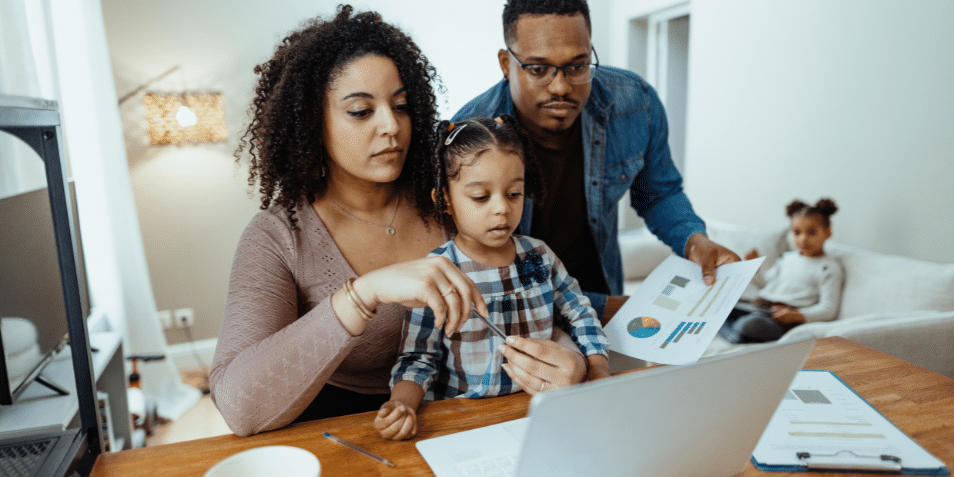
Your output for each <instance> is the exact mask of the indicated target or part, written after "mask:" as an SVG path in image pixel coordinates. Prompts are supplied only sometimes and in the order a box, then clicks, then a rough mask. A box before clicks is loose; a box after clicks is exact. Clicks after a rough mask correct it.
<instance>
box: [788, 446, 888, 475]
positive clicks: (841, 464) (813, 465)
mask: <svg viewBox="0 0 954 477" xmlns="http://www.w3.org/2000/svg"><path fill="white" fill-rule="evenodd" d="M795 457H798V460H800V461H802V465H804V466H805V467H807V468H809V469H812V470H825V469H827V470H872V471H876V472H895V473H901V469H902V467H901V458H900V457H895V456H893V455H888V454H881V455H860V454H855V453H854V452H852V451H850V450H843V451H840V452H836V453H834V454H818V453H815V454H812V453H809V452H796V453H795Z"/></svg>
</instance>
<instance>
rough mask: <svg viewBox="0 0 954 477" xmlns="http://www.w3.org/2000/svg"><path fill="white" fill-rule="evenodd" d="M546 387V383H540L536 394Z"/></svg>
mask: <svg viewBox="0 0 954 477" xmlns="http://www.w3.org/2000/svg"><path fill="white" fill-rule="evenodd" d="M546 386H547V382H546V381H543V382H542V383H540V390H538V391H537V392H538V393H542V392H543V388H545V387H546Z"/></svg>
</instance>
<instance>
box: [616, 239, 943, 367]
mask: <svg viewBox="0 0 954 477" xmlns="http://www.w3.org/2000/svg"><path fill="white" fill-rule="evenodd" d="M707 228H708V234H709V237H710V238H711V239H712V240H714V241H716V242H718V243H720V244H722V245H724V246H726V247H728V248H729V249H731V250H732V251H734V252H736V253H738V254H739V256H742V255H744V254H745V253H746V252H747V251H748V250H750V249H752V248H756V249H758V250H759V254H760V255H763V256H765V257H766V260H765V263H764V264H763V265H762V271H763V272H764V271H766V270H768V268H769V267H771V266H772V264H773V263H774V262H775V260H776V259H777V258H778V257H779V256H780V255H781V254H782V253H784V252H785V251H787V250H792V249H794V247H793V246H792V244H791V242H790V240H789V237H788V236H789V234H788V233H787V230H777V229H776V230H766V229H757V228H754V227H742V226H737V225H732V224H724V223H713V222H707ZM620 247H621V250H622V253H623V270H624V272H625V276H626V284H625V287H624V289H625V293H626V294H627V295H629V294H631V293H632V290H634V289H635V287H637V286H639V283H640V282H641V281H642V280H643V279H644V278H645V277H646V276H648V275H649V273H650V272H651V271H652V270H653V269H654V268H655V267H656V266H657V265H658V264H659V263H661V262H662V260H664V259H665V258H666V257H667V256H669V254H671V253H672V251H671V250H670V249H669V247H667V246H666V245H664V244H663V243H662V242H660V241H659V240H658V239H656V238H655V237H654V236H653V235H652V234H650V233H649V232H648V231H646V230H641V231H637V232H632V233H625V234H622V235H621V236H620ZM825 250H826V252H827V253H828V254H829V255H831V256H833V257H836V258H837V259H839V260H840V261H841V263H842V265H843V266H844V267H845V287H844V291H843V293H842V299H841V305H840V308H839V314H838V317H837V318H836V319H835V320H833V321H830V322H822V323H807V324H804V325H800V326H797V327H795V328H793V329H792V330H791V331H789V332H788V333H786V334H785V335H784V336H782V338H781V339H780V340H779V341H781V342H788V341H797V340H800V339H804V338H808V337H817V338H823V337H827V336H843V337H845V338H848V339H850V340H852V341H855V342H858V343H861V344H863V345H866V346H869V347H871V348H874V349H877V350H879V351H882V352H885V353H888V354H890V355H893V356H896V357H898V358H901V359H903V360H905V361H908V362H911V363H914V364H916V365H918V366H921V367H923V368H926V369H929V370H931V371H935V372H938V373H941V374H944V375H946V376H948V377H951V378H954V264H936V263H929V262H922V261H918V260H912V259H908V258H903V257H898V256H891V255H885V254H880V253H875V252H871V251H867V250H864V249H860V248H857V247H851V246H847V245H843V244H839V243H837V242H834V241H833V240H829V241H828V242H827V243H826V244H825ZM757 291H758V290H757V288H756V287H755V286H754V285H750V286H749V289H747V290H746V292H745V294H743V298H746V297H748V298H752V297H754V296H755V294H756V293H757ZM745 346H746V345H734V344H731V343H729V342H727V341H725V340H724V339H722V337H721V336H717V337H716V338H715V339H714V340H713V342H712V344H711V345H710V346H709V348H708V349H707V350H706V353H705V355H706V356H708V355H713V354H718V353H727V352H732V351H733V350H738V349H742V348H743V347H745Z"/></svg>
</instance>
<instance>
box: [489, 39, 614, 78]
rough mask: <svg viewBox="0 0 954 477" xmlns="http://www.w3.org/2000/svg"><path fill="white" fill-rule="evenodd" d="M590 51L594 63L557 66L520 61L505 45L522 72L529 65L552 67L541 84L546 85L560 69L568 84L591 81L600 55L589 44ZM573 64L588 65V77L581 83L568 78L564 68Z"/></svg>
mask: <svg viewBox="0 0 954 477" xmlns="http://www.w3.org/2000/svg"><path fill="white" fill-rule="evenodd" d="M590 51H592V52H593V56H594V57H595V58H596V63H569V64H565V65H563V66H557V65H551V64H550V63H527V64H524V63H523V62H522V61H520V58H517V54H516V53H514V52H513V50H511V49H510V47H509V46H508V47H507V52H508V53H510V56H512V57H513V59H515V60H517V64H518V65H520V68H521V69H523V71H524V72H526V71H527V68H529V67H531V66H545V67H547V68H553V74H551V75H550V79H549V81H547V82H546V83H543V84H542V85H541V86H546V85H548V84H550V83H552V82H553V78H556V75H557V73H559V72H560V71H563V77H564V78H566V81H567V82H568V83H570V84H586V83H589V82H590V81H593V74H594V73H596V70H597V69H598V68H599V67H600V55H599V54H598V53H596V48H595V47H593V46H590ZM574 66H589V67H590V75H589V77H587V80H586V81H583V82H581V83H574V82H573V81H571V80H570V76H569V75H567V74H566V69H567V68H570V67H574ZM543 78H545V76H543V77H541V79H543Z"/></svg>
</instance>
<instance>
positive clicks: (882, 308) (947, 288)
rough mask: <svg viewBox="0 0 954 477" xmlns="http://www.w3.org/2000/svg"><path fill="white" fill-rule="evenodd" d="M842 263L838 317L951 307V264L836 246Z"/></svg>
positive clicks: (953, 287) (953, 293) (953, 301)
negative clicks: (841, 290)
mask: <svg viewBox="0 0 954 477" xmlns="http://www.w3.org/2000/svg"><path fill="white" fill-rule="evenodd" d="M831 254H832V255H833V256H835V257H837V258H838V259H839V260H841V263H842V265H844V267H845V288H844V293H843V294H842V298H841V313H840V316H841V317H852V316H857V315H864V314H868V313H898V312H907V311H916V310H935V311H954V264H946V265H945V264H937V263H929V262H922V261H919V260H913V259H910V258H904V257H897V256H892V255H884V254H880V253H875V252H871V251H867V250H864V249H860V248H855V247H848V246H838V247H837V248H835V247H833V248H832V249H831Z"/></svg>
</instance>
